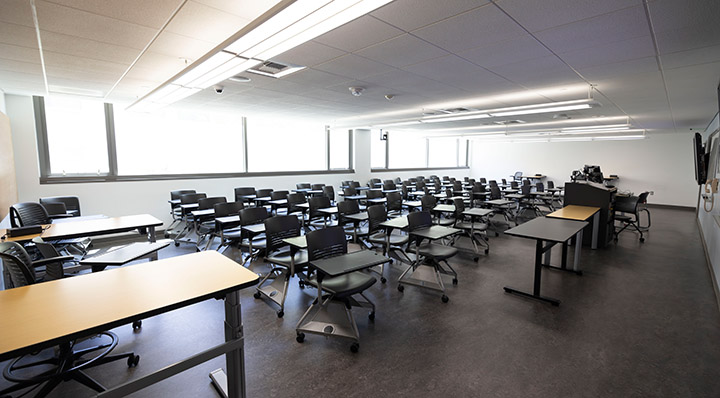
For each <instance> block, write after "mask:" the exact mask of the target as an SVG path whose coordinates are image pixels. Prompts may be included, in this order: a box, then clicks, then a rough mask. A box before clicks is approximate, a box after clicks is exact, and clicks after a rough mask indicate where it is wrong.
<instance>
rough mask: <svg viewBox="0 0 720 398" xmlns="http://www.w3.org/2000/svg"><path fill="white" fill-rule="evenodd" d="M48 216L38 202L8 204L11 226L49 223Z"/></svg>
mask: <svg viewBox="0 0 720 398" xmlns="http://www.w3.org/2000/svg"><path fill="white" fill-rule="evenodd" d="M51 222H52V221H51V220H50V216H49V215H48V213H47V210H45V208H44V207H43V205H41V204H40V203H35V202H23V203H16V204H14V205H12V206H10V224H11V225H12V226H13V227H23V226H28V225H39V224H50V223H51Z"/></svg>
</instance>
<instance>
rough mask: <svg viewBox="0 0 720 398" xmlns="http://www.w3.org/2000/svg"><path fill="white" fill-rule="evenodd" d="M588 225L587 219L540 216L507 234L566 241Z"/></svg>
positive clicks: (509, 230) (551, 240)
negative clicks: (576, 219)
mask: <svg viewBox="0 0 720 398" xmlns="http://www.w3.org/2000/svg"><path fill="white" fill-rule="evenodd" d="M586 225H588V223H587V222H585V221H573V220H563V219H560V218H546V217H538V218H535V219H532V220H530V221H528V222H526V223H524V224H520V225H519V226H517V227H515V228H511V229H508V230H507V231H505V233H506V234H508V235H512V236H519V237H521V238H530V239H541V240H546V241H550V242H565V241H566V240H568V239H570V238H572V237H573V236H575V234H577V233H578V231H580V230H581V229H583V228H585V226H586Z"/></svg>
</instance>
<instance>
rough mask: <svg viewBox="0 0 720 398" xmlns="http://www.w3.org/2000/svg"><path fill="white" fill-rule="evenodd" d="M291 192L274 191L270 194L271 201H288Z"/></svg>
mask: <svg viewBox="0 0 720 398" xmlns="http://www.w3.org/2000/svg"><path fill="white" fill-rule="evenodd" d="M289 194H290V192H288V191H273V192H271V193H270V199H271V200H280V199H287V198H288V195H289Z"/></svg>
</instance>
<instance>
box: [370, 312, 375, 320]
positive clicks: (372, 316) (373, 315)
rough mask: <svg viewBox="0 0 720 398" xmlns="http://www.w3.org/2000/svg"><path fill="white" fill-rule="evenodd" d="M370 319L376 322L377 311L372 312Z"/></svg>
mask: <svg viewBox="0 0 720 398" xmlns="http://www.w3.org/2000/svg"><path fill="white" fill-rule="evenodd" d="M368 318H369V319H370V320H371V321H374V320H375V311H373V312H371V313H370V315H368Z"/></svg>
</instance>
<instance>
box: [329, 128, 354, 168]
mask: <svg viewBox="0 0 720 398" xmlns="http://www.w3.org/2000/svg"><path fill="white" fill-rule="evenodd" d="M350 134H352V133H351V132H350V131H348V130H330V169H331V170H337V169H348V168H349V167H350V150H351V147H350Z"/></svg>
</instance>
